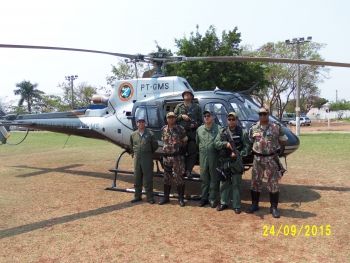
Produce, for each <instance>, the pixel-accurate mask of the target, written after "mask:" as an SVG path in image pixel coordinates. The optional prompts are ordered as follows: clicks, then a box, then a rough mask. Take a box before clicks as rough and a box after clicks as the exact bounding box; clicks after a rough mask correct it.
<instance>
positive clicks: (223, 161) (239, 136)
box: [215, 112, 250, 214]
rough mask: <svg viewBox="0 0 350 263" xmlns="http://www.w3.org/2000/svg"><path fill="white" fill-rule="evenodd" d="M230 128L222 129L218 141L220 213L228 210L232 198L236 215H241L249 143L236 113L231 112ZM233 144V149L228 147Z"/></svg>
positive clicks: (228, 118)
mask: <svg viewBox="0 0 350 263" xmlns="http://www.w3.org/2000/svg"><path fill="white" fill-rule="evenodd" d="M227 123H228V127H226V128H224V129H222V131H221V133H220V134H219V135H218V136H219V138H220V139H219V140H216V142H215V143H216V148H217V150H219V163H218V164H219V166H218V172H219V174H220V177H219V179H220V181H221V182H220V196H221V200H220V205H219V206H218V207H217V210H218V211H222V210H224V209H226V208H228V204H229V202H230V200H231V198H232V209H233V210H234V212H235V213H236V214H240V213H241V184H242V174H243V171H244V166H243V161H242V157H243V156H247V153H248V150H249V146H250V144H249V141H248V138H247V134H246V133H244V132H243V130H242V128H241V127H240V126H238V125H237V117H236V113H234V112H230V113H229V114H228V115H227ZM227 143H230V144H231V148H228V147H227Z"/></svg>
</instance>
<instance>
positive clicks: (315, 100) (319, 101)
mask: <svg viewBox="0 0 350 263" xmlns="http://www.w3.org/2000/svg"><path fill="white" fill-rule="evenodd" d="M327 102H328V100H327V99H325V98H320V97H318V96H315V97H314V98H313V103H312V107H314V108H318V109H320V108H321V107H322V106H323V105H324V104H326V103H327Z"/></svg>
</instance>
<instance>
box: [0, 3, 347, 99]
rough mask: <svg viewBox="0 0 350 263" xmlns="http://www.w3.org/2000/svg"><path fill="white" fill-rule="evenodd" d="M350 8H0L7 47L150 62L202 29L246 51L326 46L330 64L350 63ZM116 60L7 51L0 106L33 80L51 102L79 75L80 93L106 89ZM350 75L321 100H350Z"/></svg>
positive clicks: (327, 85)
mask: <svg viewBox="0 0 350 263" xmlns="http://www.w3.org/2000/svg"><path fill="white" fill-rule="evenodd" d="M349 10H350V1H346V0H343V1H341V0H333V1H330V0H329V1H326V0H317V1H314V0H308V1H304V0H290V1H283V0H264V1H259V0H245V1H236V0H218V1H212V0H210V1H209V0H192V1H191V0H176V1H173V0H168V1H166V0H148V1H142V0H128V1H126V0H124V1H119V0H99V1H97V0H96V1H93V0H84V1H81V0H74V1H72V0H70V1H68V0H59V1H58V0H50V1H47V0H31V1H27V0H11V1H8V0H6V1H5V0H0V32H1V34H0V43H2V44H26V45H47V46H60V47H72V48H83V49H95V50H103V51H111V52H119V53H128V54H136V53H142V54H148V53H150V52H152V51H155V49H156V46H155V41H157V42H158V43H159V45H160V46H162V47H165V48H170V49H171V50H172V51H176V47H175V41H174V40H175V38H182V37H184V36H187V37H188V36H189V35H190V33H191V32H192V31H195V30H196V25H199V31H200V32H201V33H204V32H205V31H206V30H207V29H208V28H209V26H210V25H214V26H215V27H216V29H217V32H218V35H220V34H221V32H222V31H223V30H232V29H233V28H234V27H236V26H237V27H238V31H239V32H241V39H242V42H241V44H242V45H250V46H252V47H253V48H254V49H257V48H259V47H260V46H262V45H263V44H265V43H267V42H271V41H272V42H277V41H284V40H286V39H292V38H295V37H307V36H312V38H313V41H316V42H319V43H324V44H326V47H325V48H323V49H322V50H321V52H320V53H321V55H322V57H323V58H324V59H325V60H327V61H337V62H348V63H349V62H350V48H349V42H350V34H349V29H348V26H349V25H350V15H349ZM112 64H114V65H116V64H117V58H116V57H112V56H107V55H99V54H88V53H77V52H66V51H44V50H20V49H0V99H1V100H3V101H16V100H18V99H19V98H18V96H14V94H13V90H14V89H15V88H16V83H19V82H21V81H22V80H29V81H31V82H32V83H38V89H40V90H42V91H44V92H45V93H47V94H55V95H62V90H61V89H60V88H59V87H58V84H59V83H62V82H64V81H65V76H67V75H78V79H77V80H76V81H75V85H77V84H79V83H81V82H86V83H88V84H90V85H93V86H96V87H101V86H107V83H106V76H107V75H110V72H111V65H112ZM349 78H350V68H334V67H332V68H330V72H329V74H328V78H327V79H325V80H324V82H323V83H321V84H320V85H319V88H320V90H321V96H322V97H324V98H326V99H328V100H330V101H335V98H336V90H337V91H338V99H346V100H350V85H349Z"/></svg>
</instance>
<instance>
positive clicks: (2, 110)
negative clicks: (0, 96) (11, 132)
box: [0, 100, 6, 117]
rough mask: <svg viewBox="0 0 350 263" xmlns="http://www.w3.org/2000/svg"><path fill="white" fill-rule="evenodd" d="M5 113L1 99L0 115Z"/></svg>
mask: <svg viewBox="0 0 350 263" xmlns="http://www.w3.org/2000/svg"><path fill="white" fill-rule="evenodd" d="M4 115H6V113H5V106H4V103H3V102H2V100H0V117H1V116H4Z"/></svg>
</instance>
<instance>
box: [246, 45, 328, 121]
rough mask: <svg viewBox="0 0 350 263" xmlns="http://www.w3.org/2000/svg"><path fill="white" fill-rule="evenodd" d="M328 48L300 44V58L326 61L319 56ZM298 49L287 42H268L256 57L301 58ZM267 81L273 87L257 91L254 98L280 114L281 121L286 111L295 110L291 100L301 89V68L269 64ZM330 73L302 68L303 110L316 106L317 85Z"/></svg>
mask: <svg viewBox="0 0 350 263" xmlns="http://www.w3.org/2000/svg"><path fill="white" fill-rule="evenodd" d="M323 46H324V45H322V44H319V43H315V42H309V43H304V44H302V45H300V58H301V59H311V60H322V58H321V55H320V53H319V51H320V49H321V48H322V47H323ZM296 52H297V51H296V47H295V46H290V45H286V44H285V43H284V42H277V43H267V44H265V45H263V46H262V47H261V48H260V49H259V50H258V51H257V52H253V51H252V53H255V55H257V56H262V57H277V58H297V57H298V56H297V53H296ZM265 72H266V74H265V76H266V80H267V82H268V83H269V85H268V86H267V87H266V88H265V89H262V90H260V91H259V92H255V93H254V95H255V97H256V99H257V100H258V101H259V103H260V104H261V105H264V104H265V105H267V106H268V107H269V108H271V109H272V110H273V109H275V110H277V112H278V117H279V118H281V117H282V114H283V112H284V111H288V112H290V111H293V112H294V109H292V105H293V104H294V107H293V108H295V102H293V101H291V103H289V101H290V100H291V99H292V97H294V98H295V95H296V94H295V92H296V87H297V81H296V80H297V65H294V64H277V63H269V64H267V65H266V71H265ZM326 72H327V70H326V69H324V68H322V67H320V66H304V65H301V66H300V80H301V82H300V87H301V89H300V107H301V109H302V110H303V111H307V110H308V109H309V108H310V107H311V106H312V104H313V101H312V98H313V97H316V96H318V95H319V89H318V87H317V84H318V83H320V82H321V81H322V78H323V75H324V73H326Z"/></svg>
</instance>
